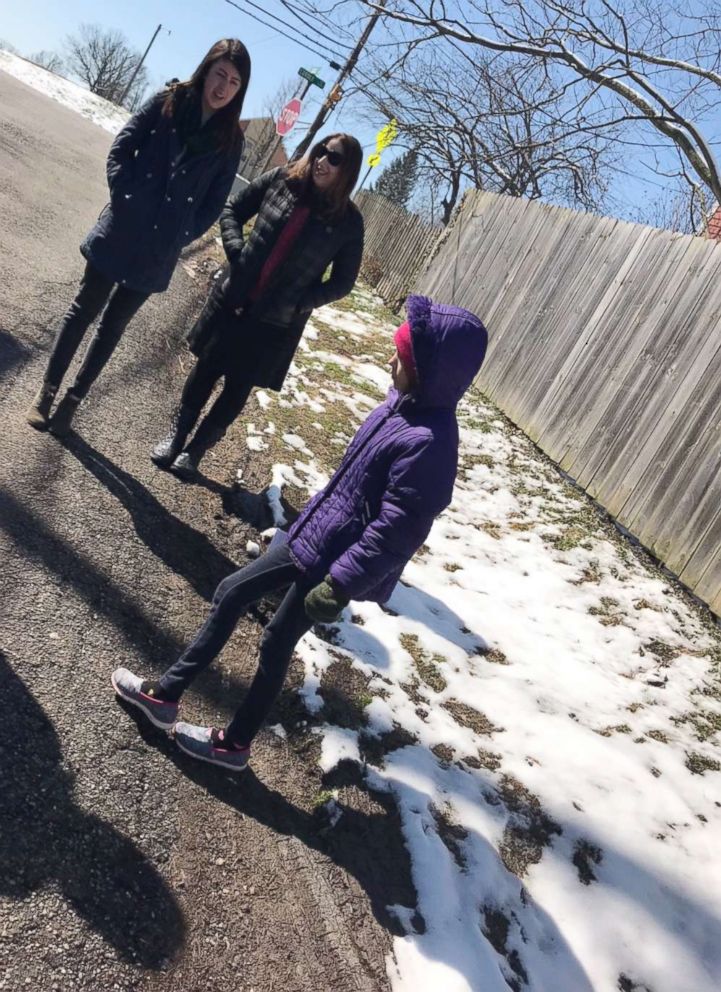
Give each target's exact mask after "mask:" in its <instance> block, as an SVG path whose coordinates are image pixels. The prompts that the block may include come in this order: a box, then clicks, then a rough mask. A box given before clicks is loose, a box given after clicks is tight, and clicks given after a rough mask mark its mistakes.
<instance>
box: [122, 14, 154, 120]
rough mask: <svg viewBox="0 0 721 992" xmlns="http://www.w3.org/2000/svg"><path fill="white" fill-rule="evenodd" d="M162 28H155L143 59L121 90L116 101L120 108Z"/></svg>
mask: <svg viewBox="0 0 721 992" xmlns="http://www.w3.org/2000/svg"><path fill="white" fill-rule="evenodd" d="M162 26H163V25H162V24H159V25H158V26H157V28H156V29H155V34H154V35H153V37H152V38H151V39H150V44H149V45H148V47H147V48H146V49H145V51H144V52H143V57H142V58H141V60H140V62H138V64H137V65H136V66H135V69H134V70H133V74H132V76H131V77H130V79H129V80H128V85H127V86H126V87H125V89H124V90H123V95H122V96H121V97H120V99H119V100H118V103H119V104H120V105H121V106H122V103H123V100H124V99H125V97H126V96H127V95H128V91H129V90H130V87H131V86H132V85H133V83H134V82H135V77H136V76H137V75H138V73H139V72H140V67H141V65H142V64H143V62H145V56H146V55H147V54H148V52H149V51H150V49H151V48H152V47H153V42H154V41H155V39H156V38H157V37H158V32H159V31H160V29H161V28H162Z"/></svg>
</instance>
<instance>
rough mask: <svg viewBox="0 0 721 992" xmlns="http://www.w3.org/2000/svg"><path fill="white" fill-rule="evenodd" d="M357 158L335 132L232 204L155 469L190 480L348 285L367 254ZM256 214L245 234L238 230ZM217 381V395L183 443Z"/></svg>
mask: <svg viewBox="0 0 721 992" xmlns="http://www.w3.org/2000/svg"><path fill="white" fill-rule="evenodd" d="M361 161H362V151H361V147H360V145H359V143H358V141H357V140H356V139H355V138H353V137H351V136H350V135H348V134H334V135H331V136H330V137H329V138H326V139H325V140H324V141H320V142H318V143H317V144H316V145H315V146H314V147H313V148H312V149H311V151H310V152H309V154H308V155H307V157H306V158H304V159H302V160H301V161H300V162H296V163H293V164H291V165H290V166H288V167H285V168H282V169H274V170H272V171H271V172H268V173H266V174H265V175H262V176H260V177H259V178H258V179H256V180H255V181H254V182H252V183H251V184H250V185H249V186H248V187H247V188H246V189H244V190H242V191H241V192H240V193H238V194H236V195H235V196H234V197H232V198H231V199H230V200H229V201H228V203H227V204H226V206H225V209H224V210H223V212H222V214H221V218H220V229H221V234H222V237H223V247H224V248H225V253H226V255H227V257H228V263H229V265H228V266H227V267H226V268H225V269H224V270H223V271H222V272H221V274H220V275H219V277H218V278H217V279H216V284H215V287H214V289H213V290H212V291H211V293H210V296H209V297H208V300H207V302H206V304H205V307H204V308H203V311H202V313H201V315H200V317H199V318H198V320H197V322H196V323H195V325H194V326H193V328H192V329H191V330H190V332H189V334H188V343H189V345H190V348H191V350H192V351H193V353H194V354H195V355H197V357H198V361H197V363H196V365H195V366H194V368H193V369H192V371H191V372H190V375H189V376H188V379H187V380H186V383H185V386H184V387H183V393H182V396H181V400H180V404H179V406H178V407H177V408H176V410H175V413H174V417H173V423H172V427H171V432H170V434H169V436H168V437H167V438H165V439H164V440H163V441H161V442H160V444H158V445H157V446H156V448H155V449H154V450H153V453H152V456H151V457H152V459H153V461H154V462H155V463H156V465H158V466H160V467H161V468H169V469H170V470H171V471H173V472H175V473H176V474H177V475H179V476H180V477H181V478H192V477H193V476H194V475H195V474H196V472H197V470H198V465H199V463H200V460H201V458H202V457H203V455H205V453H206V452H207V451H208V450H209V449H210V448H211V447H213V446H214V445H215V444H217V443H218V441H219V440H220V439H221V438H222V437H223V435H224V434H225V432H226V430H227V429H228V427H229V426H230V425H231V424H232V423H233V421H234V420H235V419H236V418H237V417H238V415H239V414H240V412H241V411H242V409H243V407H244V406H245V403H246V401H247V399H248V396H249V395H250V392H251V390H252V388H253V387H254V386H263V387H265V388H267V389H274V390H280V389H281V387H282V385H283V381H284V379H285V376H286V373H287V372H288V369H289V367H290V363H291V361H292V359H293V355H294V354H295V351H296V348H297V347H298V342H299V341H300V338H301V335H302V334H303V329H304V327H305V325H306V322H307V320H308V317H309V316H310V314H311V312H312V311H313V310H314V309H315V307H319V306H323V305H324V304H326V303H331V302H332V301H333V300H338V299H340V298H341V297H343V296H345V295H346V294H347V293H349V292H350V291H351V289H352V288H353V285H354V284H355V281H356V278H357V276H358V270H359V269H360V263H361V257H362V254H363V219H362V217H361V214H360V211H359V210H358V209H357V207H355V206H354V204H353V203H352V202H351V200H350V194H351V191H352V190H353V187H354V185H355V183H356V180H357V179H358V173H359V171H360V166H361ZM253 217H255V225H254V227H253V230H252V232H251V233H250V235H249V236H248V237H247V238H246V237H245V235H244V233H243V227H244V225H245V224H246V223H247V222H248V221H249V220H251V219H252V218H253ZM329 266H330V275H329V277H328V278H327V279H326V280H325V281H324V280H323V276H324V274H325V272H326V270H327V269H328V267H329ZM220 378H223V380H224V381H223V389H222V391H221V393H220V395H219V396H218V398H217V399H216V400H215V402H214V403H213V405H212V406H211V408H210V410H209V411H208V413H207V414H206V415H205V417H204V418H203V420H202V421H201V423H200V424H199V426H198V428H197V430H196V431H195V434H194V436H193V439H192V441H191V442H190V443H189V444H188V445H187V447H185V443H186V441H187V439H188V437H189V436H190V433H191V431H192V430H193V427H194V426H195V424H196V423H197V421H198V419H199V417H200V413H201V411H202V409H203V407H204V406H205V404H206V402H207V401H208V399H209V397H210V394H211V393H212V391H213V387H214V386H215V384H216V382H218V380H219V379H220Z"/></svg>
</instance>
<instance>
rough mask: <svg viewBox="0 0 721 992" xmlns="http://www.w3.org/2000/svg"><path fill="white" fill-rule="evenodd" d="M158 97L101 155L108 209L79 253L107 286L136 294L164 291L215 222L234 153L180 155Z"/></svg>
mask: <svg viewBox="0 0 721 992" xmlns="http://www.w3.org/2000/svg"><path fill="white" fill-rule="evenodd" d="M164 98H165V95H164V94H163V93H158V94H156V95H155V96H154V97H152V98H151V99H150V100H148V102H147V103H145V104H143V106H142V107H141V108H140V110H138V112H137V113H136V114H133V116H132V117H131V118H130V120H129V121H128V123H127V124H126V125H125V127H124V128H123V129H122V131H120V132H119V134H118V136H117V137H116V139H115V141H114V142H113V145H112V147H111V149H110V153H109V155H108V163H107V176H108V187H109V188H110V203H108V204H107V206H106V207H105V208H104V209H103V211H102V213H101V214H100V217H99V218H98V220H97V223H96V224H95V227H94V228H93V229H92V231H90V233H89V234H88V235H87V237H86V238H85V240H84V241H83V243H82V245H81V246H80V250H81V252H82V253H83V255H84V256H85V258H86V259H87V260H88V261H89V262H90V263H91V265H93V266H94V267H95V268H96V269H98V270H99V271H100V272H102V273H103V275H106V276H108V277H109V278H111V279H113V280H114V281H115V282H118V283H121V284H122V285H123V286H128V287H129V288H130V289H136V290H139V291H140V292H143V293H162V292H163V291H164V290H166V289H167V288H168V284H169V283H170V280H171V277H172V275H173V270H174V269H175V266H176V264H177V261H178V257H179V255H180V252H181V251H182V250H183V248H185V246H186V245H188V244H190V242H191V241H195V239H196V238H199V237H200V235H201V234H204V233H205V231H207V230H208V228H209V227H210V225H211V224H212V223H213V222H214V221H215V220H217V219H218V216H219V214H220V211H221V210H222V208H223V204H224V203H225V200H226V198H227V196H228V194H229V192H230V188H231V186H232V184H233V179H234V178H235V173H236V171H237V168H238V160H239V157H240V153H241V152H242V142H239V143H238V149H237V150H236V151H235V152H233V154H229V153H228V152H225V151H223V150H221V149H218V148H211V150H209V151H207V152H205V153H204V154H199V155H193V156H187V155H182V152H183V146H182V143H181V141H180V139H179V137H178V132H177V129H176V127H175V123H174V121H173V118H172V117H165V116H164V115H163V114H162V112H161V111H162V105H163V100H164Z"/></svg>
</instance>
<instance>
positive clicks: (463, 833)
mask: <svg viewBox="0 0 721 992" xmlns="http://www.w3.org/2000/svg"><path fill="white" fill-rule="evenodd" d="M430 811H431V816H432V817H433V819H434V821H435V824H436V830H437V831H438V836H439V837H440V838H441V840H442V841H443V843H444V844H445V846H446V847H447V848H448V851H449V852H450V855H451V857H452V858H453V860H454V861H455V863H456V864H457V865H458V867H459V868H460V870H461V871H465V870H466V868H467V865H468V859H467V858H466V854H465V850H464V848H463V841H464V840H465V839H466V838H467V837H468V831H467V830H466V829H465V827H462V826H461V825H460V824H458V823H455V822H454V820H453V818H452V811H451V809H450V807H445V808H444V809H439V808H438V807H437V806H434V805H433V804H431V807H430Z"/></svg>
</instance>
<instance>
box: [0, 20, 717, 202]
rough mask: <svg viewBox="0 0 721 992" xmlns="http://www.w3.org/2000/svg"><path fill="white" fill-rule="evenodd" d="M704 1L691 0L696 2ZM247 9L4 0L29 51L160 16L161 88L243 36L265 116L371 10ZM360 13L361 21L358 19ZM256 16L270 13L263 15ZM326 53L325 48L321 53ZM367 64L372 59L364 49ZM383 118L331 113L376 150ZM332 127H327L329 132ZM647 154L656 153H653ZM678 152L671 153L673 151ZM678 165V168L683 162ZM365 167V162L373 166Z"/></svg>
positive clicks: (636, 159) (713, 131) (643, 194)
mask: <svg viewBox="0 0 721 992" xmlns="http://www.w3.org/2000/svg"><path fill="white" fill-rule="evenodd" d="M695 3H697V0H689V4H690V7H691V8H692V9H693V7H694V4H695ZM238 4H239V6H240V7H244V8H246V12H243V11H242V10H238V9H236V8H235V7H233V6H231V5H230V4H229V3H227V2H225V0H104V2H103V3H102V5H101V4H99V3H98V0H63V2H60V0H0V37H1V38H2V39H4V40H6V41H8V42H10V43H11V44H13V45H14V46H15V47H16V48H17V49H18V50H19V51H20V53H21V54H24V55H30V54H32V53H33V52H37V51H39V50H40V49H48V50H51V51H57V52H58V53H60V54H62V47H63V41H64V39H65V38H66V36H67V35H68V34H71V33H73V32H75V31H77V29H78V28H79V27H80V25H81V24H83V23H89V24H101V25H102V26H103V27H104V28H116V29H118V30H120V31H122V32H123V34H125V36H126V37H127V38H128V40H129V42H130V43H131V45H132V46H133V47H134V48H135V49H137V50H138V51H144V50H145V47H146V45H147V44H148V42H149V41H150V38H151V37H152V35H153V32H154V31H155V28H156V27H157V25H158V24H162V25H163V27H162V30H161V32H160V34H159V35H158V37H157V39H156V40H155V43H154V45H153V47H152V49H151V51H150V53H149V55H148V58H147V61H146V66H147V69H148V72H149V76H150V86H151V88H152V89H155V88H160V87H161V86H162V85H163V83H164V82H165V80H167V79H169V78H171V77H173V76H178V77H179V78H187V77H188V76H189V75H190V73H191V72H192V70H193V69H194V68H195V66H196V65H197V63H198V62H199V61H200V59H201V58H202V56H203V55H204V54H205V52H206V51H207V49H208V48H209V47H210V46H211V45H212V44H213V42H215V41H217V40H218V39H219V38H223V37H229V36H234V37H239V38H241V39H242V40H243V41H244V42H245V44H246V45H247V46H248V49H249V51H250V53H251V57H252V60H253V72H252V78H251V85H250V89H249V92H248V97H247V99H246V104H245V108H244V115H245V116H249V117H252V116H257V115H259V114H261V113H263V111H264V107H265V104H266V101H267V100H268V99H269V98H272V97H273V95H274V94H275V93H276V91H277V90H278V87H279V86H280V85H281V84H282V83H285V82H295V83H296V84H298V85H300V83H301V80H300V79H299V77H298V75H297V71H298V69H299V68H300V67H301V66H303V67H305V68H306V69H312V70H314V71H315V72H316V73H317V74H318V75H319V76H321V78H323V79H324V80H325V81H326V84H327V87H326V92H327V90H328V87H330V85H331V84H332V83H333V80H334V79H335V77H336V75H337V70H335V69H332V68H331V67H330V66H329V65H328V62H327V60H328V59H330V58H331V57H332V56H331V55H329V54H327V53H324V52H323V51H322V50H321V49H320V48H319V46H320V45H324V44H325V45H329V46H330V47H332V48H334V49H336V50H337V51H338V53H340V54H339V55H338V56H336V61H339V62H340V61H342V59H343V56H344V55H347V53H348V52H349V50H350V48H351V47H352V45H353V44H354V43H355V41H356V40H357V38H358V37H359V36H360V33H361V31H362V27H363V18H359V17H357V16H356V15H354V11H355V10H357V8H356V7H355V5H353V4H347V5H341V6H340V8H337V9H336V11H335V13H334V14H333V17H334V20H336V21H342V19H343V18H346V22H345V23H344V26H342V27H340V28H336V29H335V30H333V29H331V31H330V32H327V33H326V34H325V36H324V34H323V32H322V31H320V30H317V29H316V30H314V29H313V28H312V27H303V25H301V24H300V23H299V22H298V21H296V20H293V19H292V18H291V15H290V14H287V12H286V11H285V10H284V7H283V4H282V0H238ZM251 13H252V14H254V15H255V17H254V16H251ZM273 15H276V16H277V17H281V18H284V17H287V18H289V20H288V24H289V25H292V26H293V28H295V29H296V30H298V31H301V32H304V33H306V34H307V35H310V36H312V37H313V41H312V42H309V44H310V47H312V48H316V49H317V50H316V52H315V53H313V52H311V51H308V50H306V48H304V47H303V45H302V44H301V43H300V42H297V41H293V40H291V39H289V38H287V37H284V36H283V35H282V34H281V33H280V31H281V30H283V26H282V24H280V23H278V22H277V21H274V20H273ZM354 16H355V20H351V18H353V17H354ZM256 17H261V18H263V19H264V20H266V21H267V22H268V24H267V25H263V24H260V23H258V20H257V19H256ZM382 31H383V29H382V27H378V28H377V29H376V32H375V35H374V40H376V41H377V40H379V35H381V34H382ZM319 53H320V54H319ZM360 66H361V68H362V66H363V57H361V62H360ZM321 99H322V94H321V91H320V90H319V89H317V88H315V87H311V89H310V92H309V93H308V96H307V98H306V101H305V103H304V107H303V112H302V114H301V118H300V122H299V124H298V125H296V128H295V129H294V130H293V132H292V133H291V135H290V136H289V138H288V139H287V140H286V147H287V148H288V150H289V151H291V150H292V149H293V148H294V147H295V145H296V143H297V142H298V141H299V140H300V139H301V138H302V137H303V133H304V131H305V128H304V127H302V124H303V123H304V122H305V123H309V122H310V121H311V120H312V119H313V117H314V116H315V114H316V112H317V109H318V106H319V104H320V101H321ZM381 123H382V122H381V121H379V122H378V124H373V125H367V124H365V125H364V124H361V123H359V121H358V119H357V117H356V115H355V114H354V112H353V110H352V109H348V107H347V105H346V107H345V108H344V104H341V106H340V108H339V110H337V111H336V112H335V113H334V114H333V115H332V117H331V118H330V120H329V122H328V126H327V129H324V130H325V131H326V133H327V132H328V130H331V129H332V130H344V131H349V132H350V133H353V134H356V135H357V136H358V137H359V139H360V140H361V142H362V143H363V145H364V146H365V148H366V152H367V153H369V152H371V151H373V149H374V136H375V132H376V130H377V128H378V126H379V125H380V124H381ZM703 125H704V130H706V131H707V133H708V134H710V135H711V136H712V137H714V138H717V139H718V138H719V137H721V135H720V134H719V130H718V121H705V122H703ZM322 134H323V132H321V135H322ZM640 136H641V140H642V141H646V142H648V148H647V149H646V151H645V152H644V150H643V149H639V148H629V149H627V152H628V160H627V169H626V172H625V174H624V173H620V174H617V175H615V176H614V177H613V180H612V187H611V193H612V196H611V198H610V200H609V203H608V207H607V209H608V210H609V212H611V213H616V214H619V215H621V216H632V215H633V213H634V210H635V207H636V206H637V205H638V204H640V203H642V202H644V201H647V200H652V199H654V198H655V197H657V196H658V195H659V194H660V193H661V192H662V190H663V187H664V185H665V184H666V183H665V180H664V179H663V178H662V177H659V176H657V175H654V173H653V172H652V171H651V168H649V166H652V165H653V159H652V151H653V146H654V144H658V138H657V137H656V136H655V135H654V134H653V132H652V131H651V130H650V129H649V128H646V129H642V130H641V132H640ZM717 147H718V146H717ZM394 154H397V151H396V150H395V149H393V148H391V149H389V150H388V151H386V152H385V153H384V156H383V162H382V166H385V165H387V164H388V163H389V162H390V161H391V160H392V159H393V157H394ZM659 154H660V155H661V157H662V159H663V158H664V157H665V156H667V155H668V149H667V146H664V145H663V143H661V145H660V150H659ZM644 159H647V161H645V162H644ZM670 161H671V159H670ZM671 165H672V166H674V167H675V165H674V162H673V161H671ZM379 171H380V170H374V174H373V176H372V177H371V181H372V180H373V179H375V178H377V175H378V172H379ZM364 172H365V169H364Z"/></svg>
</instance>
